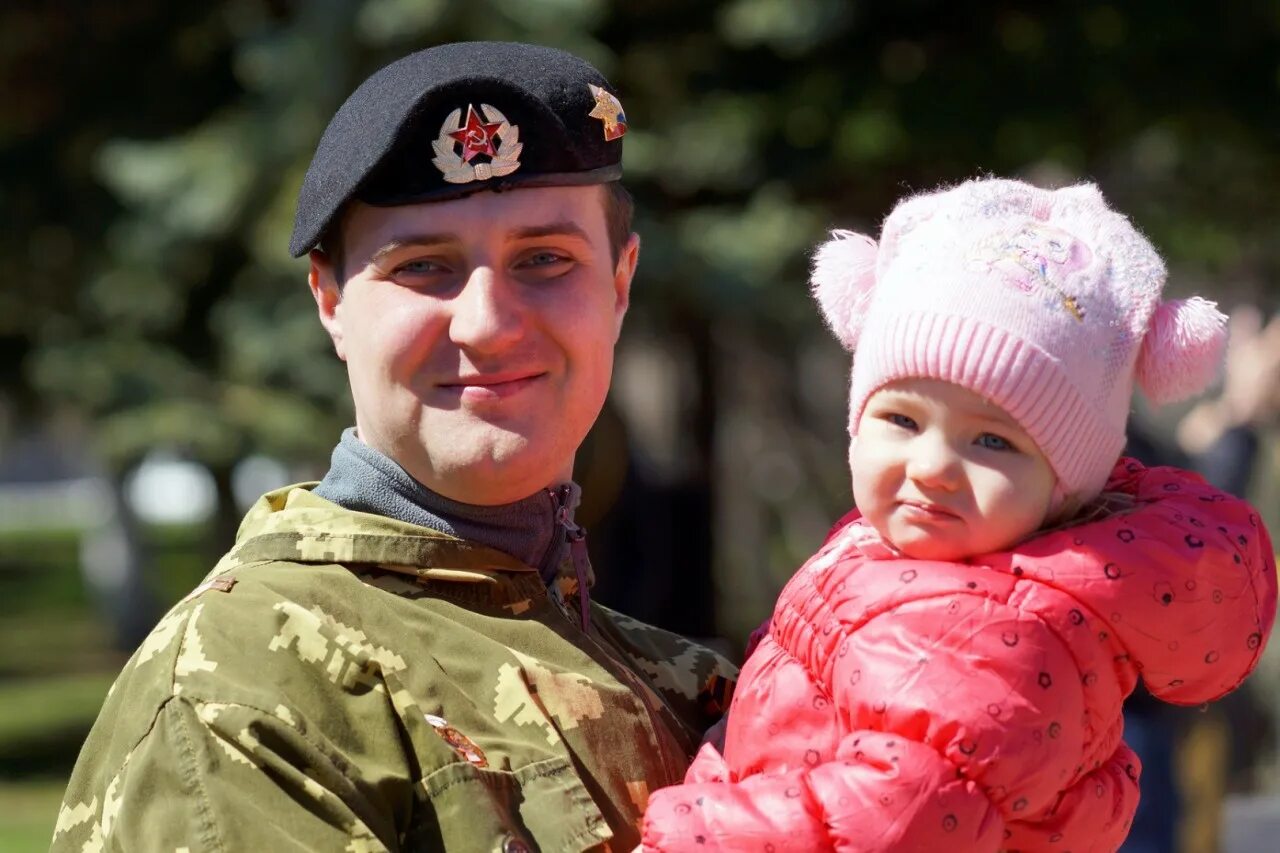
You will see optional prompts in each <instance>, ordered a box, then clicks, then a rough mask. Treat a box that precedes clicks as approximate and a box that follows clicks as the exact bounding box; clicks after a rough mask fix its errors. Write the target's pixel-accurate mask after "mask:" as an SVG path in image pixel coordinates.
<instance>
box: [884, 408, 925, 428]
mask: <svg viewBox="0 0 1280 853" xmlns="http://www.w3.org/2000/svg"><path fill="white" fill-rule="evenodd" d="M884 419H885V420H886V421H888V422H889V423H891V424H893V425H894V426H896V427H902V428H903V429H909V430H912V431H913V432H914V431H915V430H916V428H917V425H916V422H915V421H913V420H912V419H911V418H909V417H907V416H906V415H900V414H898V413H897V412H890V413H889V414H887V415H885V416H884Z"/></svg>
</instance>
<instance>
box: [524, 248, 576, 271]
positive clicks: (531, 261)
mask: <svg viewBox="0 0 1280 853" xmlns="http://www.w3.org/2000/svg"><path fill="white" fill-rule="evenodd" d="M568 262H569V258H567V257H565V256H564V255H562V254H560V253H559V252H550V251H545V252H534V253H533V254H531V255H526V256H525V257H524V258H522V259H521V261H520V263H519V264H518V266H522V267H546V266H552V265H554V264H565V263H568Z"/></svg>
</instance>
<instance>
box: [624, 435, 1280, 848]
mask: <svg viewBox="0 0 1280 853" xmlns="http://www.w3.org/2000/svg"><path fill="white" fill-rule="evenodd" d="M1107 490H1108V492H1110V493H1119V496H1120V501H1121V503H1122V504H1127V505H1128V506H1127V508H1123V509H1119V510H1116V511H1113V512H1112V513H1111V514H1109V515H1106V516H1105V517H1102V518H1100V519H1099V520H1095V521H1090V522H1086V523H1082V524H1079V525H1077V526H1073V527H1069V528H1065V529H1061V530H1057V531H1051V532H1047V533H1044V534H1041V535H1039V536H1037V537H1035V538H1033V539H1031V540H1028V541H1026V542H1024V543H1022V544H1020V545H1018V546H1017V547H1016V548H1014V549H1013V550H1010V551H1008V552H1001V553H996V554H989V555H986V556H983V557H978V558H973V559H971V560H969V561H966V562H964V563H942V562H928V561H919V560H906V559H895V555H894V553H893V552H892V551H890V550H889V549H887V548H886V547H885V546H884V545H882V544H880V542H879V540H878V538H877V537H876V536H875V534H874V531H872V530H871V529H870V528H869V527H868V526H866V525H865V524H864V523H863V522H862V521H861V519H860V518H859V516H858V514H857V513H856V512H855V513H851V514H850V515H849V516H847V517H846V518H845V519H843V520H842V521H841V523H840V524H839V525H837V527H836V528H835V530H834V531H833V532H832V534H831V536H830V537H829V538H828V540H827V542H826V544H825V545H824V546H823V548H822V549H821V550H820V551H819V552H818V553H817V554H816V555H815V556H814V557H813V558H812V559H811V560H809V562H808V563H806V564H805V566H804V567H803V568H802V569H801V570H800V571H799V572H798V573H797V574H796V576H795V577H794V578H792V579H791V581H790V582H789V583H788V584H787V586H786V588H785V589H784V590H783V592H782V595H781V597H780V598H779V600H778V605H777V608H776V609H775V610H774V614H773V620H772V624H771V625H770V628H769V633H768V636H766V637H765V639H764V640H763V641H762V642H761V643H760V645H759V647H758V648H757V649H756V651H755V653H754V654H753V655H752V656H751V658H750V659H749V660H748V661H747V664H746V666H745V667H744V669H743V671H742V676H741V680H740V681H739V684H738V691H737V693H736V695H735V696H734V699H733V706H732V711H731V713H730V717H729V726H728V732H727V737H726V742H725V753H724V757H723V758H721V756H720V754H719V753H717V752H716V751H715V750H714V749H713V748H712V747H710V746H705V747H704V748H703V750H702V752H700V753H699V755H698V757H697V759H696V760H695V761H694V764H693V766H692V767H691V768H690V770H689V773H688V775H687V777H686V781H685V784H683V785H678V786H675V787H672V788H666V789H663V790H660V791H657V792H655V793H654V794H653V796H652V797H651V798H650V800H649V808H648V811H647V812H646V814H645V823H644V843H643V846H644V848H645V849H646V850H672V851H675V850H717V849H719V850H751V851H756V850H761V851H783V850H803V851H811V850H832V849H836V850H848V851H884V850H894V851H901V850H915V851H943V853H964V851H994V850H997V849H1009V850H1035V851H1051V850H1052V851H1066V850H1070V851H1074V853H1083V851H1087V850H1106V851H1112V850H1115V849H1116V848H1117V847H1118V846H1119V845H1120V843H1121V841H1123V839H1124V837H1125V835H1126V833H1127V832H1128V828H1129V823H1130V821H1131V819H1132V817H1133V812H1134V809H1135V807H1136V806H1137V801H1138V789H1137V778H1138V761H1137V758H1136V756H1135V755H1134V754H1133V753H1132V752H1131V751H1130V750H1129V748H1128V747H1127V746H1126V745H1125V744H1124V742H1123V741H1122V740H1121V729H1122V721H1121V714H1120V708H1121V703H1122V702H1123V701H1124V698H1125V697H1126V696H1127V695H1128V694H1129V692H1130V691H1131V690H1133V688H1134V685H1135V684H1136V682H1137V679H1138V678H1139V677H1142V678H1143V680H1144V681H1145V682H1146V684H1147V687H1148V688H1149V689H1150V690H1151V692H1152V693H1153V694H1154V695H1156V696H1157V697H1159V698H1161V699H1164V700H1166V701H1168V702H1173V703H1176V704H1198V703H1202V702H1206V701H1209V700H1211V699H1216V698H1218V697H1220V696H1222V695H1224V694H1225V693H1228V692H1229V691H1231V690H1232V689H1233V688H1235V687H1236V686H1238V685H1239V684H1240V682H1241V681H1242V680H1243V679H1244V678H1245V676H1246V675H1247V674H1248V673H1249V672H1250V671H1251V670H1252V669H1253V667H1254V665H1255V664H1256V663H1257V661H1258V657H1259V655H1261V653H1262V648H1263V645H1264V643H1265V641H1266V638H1267V636H1268V635H1269V633H1270V631H1271V626H1272V622H1273V620H1274V617H1275V609H1276V573H1275V572H1276V570H1275V556H1274V554H1273V552H1272V550H1271V542H1270V540H1269V538H1268V536H1267V532H1266V530H1265V529H1264V528H1263V526H1262V524H1261V522H1260V521H1259V519H1258V515H1257V513H1256V512H1254V510H1253V509H1252V508H1251V507H1250V506H1249V505H1248V504H1246V503H1245V502H1244V501H1241V500H1237V499H1235V498H1232V497H1229V496H1228V495H1226V494H1224V493H1222V492H1220V491H1218V490H1217V489H1214V488H1213V487H1211V486H1209V485H1207V484H1206V483H1205V482H1204V481H1202V480H1201V479H1200V478H1199V477H1197V476H1195V475H1193V474H1188V473H1186V472H1183V471H1178V470H1176V469H1172V468H1153V469H1145V468H1143V467H1142V466H1141V465H1139V464H1138V463H1136V462H1133V461H1131V460H1121V462H1120V464H1119V465H1117V467H1116V469H1115V470H1114V471H1113V473H1112V475H1111V480H1110V482H1109V483H1108V485H1107ZM1112 503H1113V504H1115V503H1116V501H1112Z"/></svg>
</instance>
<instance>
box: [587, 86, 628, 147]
mask: <svg viewBox="0 0 1280 853" xmlns="http://www.w3.org/2000/svg"><path fill="white" fill-rule="evenodd" d="M587 88H589V89H590V90H591V97H593V98H595V99H596V103H595V106H593V107H592V108H591V112H589V113H587V115H589V116H590V117H591V118H598V119H600V121H602V122H603V123H604V139H605V142H612V141H613V140H615V139H621V138H622V136H623V135H624V134H626V132H627V114H626V113H625V112H623V109H622V102H621V101H619V100H618V99H617V98H616V97H615V96H614V95H613V94H611V93H610V92H608V91H607V90H605V89H604V88H602V87H600V86H597V85H595V84H594V83H588V84H587Z"/></svg>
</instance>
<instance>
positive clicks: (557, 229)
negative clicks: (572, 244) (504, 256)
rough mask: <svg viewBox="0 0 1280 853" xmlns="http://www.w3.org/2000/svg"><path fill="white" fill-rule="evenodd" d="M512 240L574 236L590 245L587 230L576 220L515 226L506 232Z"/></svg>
mask: <svg viewBox="0 0 1280 853" xmlns="http://www.w3.org/2000/svg"><path fill="white" fill-rule="evenodd" d="M508 236H509V237H510V238H511V239H513V240H532V239H536V238H538V237H576V238H578V239H579V240H581V241H583V242H584V243H587V244H588V245H590V243H591V238H590V237H588V236H587V232H586V231H583V230H582V228H581V227H580V226H579V225H578V223H576V222H571V221H569V220H565V221H563V222H548V223H547V224H546V225H530V226H527V227H525V228H515V229H513V230H512V231H510V232H509V233H508Z"/></svg>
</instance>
